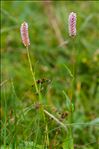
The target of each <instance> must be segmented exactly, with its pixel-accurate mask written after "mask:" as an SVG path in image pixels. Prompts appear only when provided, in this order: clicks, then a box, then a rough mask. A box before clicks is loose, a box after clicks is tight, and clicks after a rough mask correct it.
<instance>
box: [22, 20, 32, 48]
mask: <svg viewBox="0 0 99 149" xmlns="http://www.w3.org/2000/svg"><path fill="white" fill-rule="evenodd" d="M20 32H21V38H22V42H23V44H24V46H26V47H28V46H29V45H30V40H29V35H28V24H27V23H26V22H24V23H22V24H21V28H20Z"/></svg>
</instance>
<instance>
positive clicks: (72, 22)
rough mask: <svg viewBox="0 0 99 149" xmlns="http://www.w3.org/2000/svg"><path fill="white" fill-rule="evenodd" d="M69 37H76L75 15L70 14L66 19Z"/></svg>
mask: <svg viewBox="0 0 99 149" xmlns="http://www.w3.org/2000/svg"><path fill="white" fill-rule="evenodd" d="M68 27H69V36H76V13H74V12H71V13H70V15H69V18H68Z"/></svg>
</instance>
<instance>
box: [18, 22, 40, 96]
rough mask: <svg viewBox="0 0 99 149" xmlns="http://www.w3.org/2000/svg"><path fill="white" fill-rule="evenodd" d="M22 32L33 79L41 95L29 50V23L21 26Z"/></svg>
mask: <svg viewBox="0 0 99 149" xmlns="http://www.w3.org/2000/svg"><path fill="white" fill-rule="evenodd" d="M20 32H21V38H22V42H23V44H24V46H25V47H26V50H27V56H28V61H29V65H30V71H31V74H32V78H33V81H34V84H35V89H36V92H37V93H38V94H39V95H40V93H39V89H38V87H37V84H36V79H35V73H34V72H33V69H32V63H31V59H30V54H29V49H28V47H29V45H30V39H29V33H28V23H27V22H24V23H22V24H21V28H20Z"/></svg>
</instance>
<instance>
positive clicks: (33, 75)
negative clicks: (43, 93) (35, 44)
mask: <svg viewBox="0 0 99 149" xmlns="http://www.w3.org/2000/svg"><path fill="white" fill-rule="evenodd" d="M26 50H27V56H28V61H29V65H30V71H31V74H32V77H33V81H34V85H35V89H36V92H37V93H38V94H39V90H38V87H37V84H36V80H35V74H34V72H33V69H32V63H31V59H30V54H29V49H28V46H27V47H26Z"/></svg>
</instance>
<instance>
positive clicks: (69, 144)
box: [62, 130, 74, 149]
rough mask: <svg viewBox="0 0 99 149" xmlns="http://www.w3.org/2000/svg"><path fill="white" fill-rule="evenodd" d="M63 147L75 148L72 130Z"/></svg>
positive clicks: (66, 148)
mask: <svg viewBox="0 0 99 149" xmlns="http://www.w3.org/2000/svg"><path fill="white" fill-rule="evenodd" d="M62 147H63V149H74V144H73V137H72V133H71V130H70V131H69V134H68V135H67V137H66V139H65V141H64V142H63V146H62Z"/></svg>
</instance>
